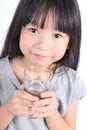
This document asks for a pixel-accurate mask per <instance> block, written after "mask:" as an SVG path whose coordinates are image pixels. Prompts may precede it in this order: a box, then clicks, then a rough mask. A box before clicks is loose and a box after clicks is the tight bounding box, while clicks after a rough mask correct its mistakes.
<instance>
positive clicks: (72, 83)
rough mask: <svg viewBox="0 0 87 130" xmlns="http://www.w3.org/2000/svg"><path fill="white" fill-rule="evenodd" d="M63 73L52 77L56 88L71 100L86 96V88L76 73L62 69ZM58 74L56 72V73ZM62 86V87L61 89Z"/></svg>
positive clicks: (68, 69)
mask: <svg viewBox="0 0 87 130" xmlns="http://www.w3.org/2000/svg"><path fill="white" fill-rule="evenodd" d="M62 69H64V71H62V72H61V73H60V75H59V76H57V74H58V73H57V74H55V75H54V78H55V79H56V84H58V86H56V89H57V87H58V88H59V90H60V91H62V92H63V93H64V95H65V94H66V97H67V94H68V96H70V97H71V100H74V99H78V98H81V97H83V96H85V95H86V94H87V86H86V85H85V84H84V82H83V80H82V79H81V77H80V76H79V74H78V72H77V71H75V70H73V69H71V68H62ZM56 72H58V70H57V71H56ZM61 86H62V87H61Z"/></svg>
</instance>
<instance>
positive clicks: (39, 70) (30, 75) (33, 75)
mask: <svg viewBox="0 0 87 130" xmlns="http://www.w3.org/2000/svg"><path fill="white" fill-rule="evenodd" d="M50 77H51V71H50V70H49V69H47V68H45V67H40V66H31V67H28V68H26V69H25V70H24V89H25V91H27V92H29V93H30V94H32V95H34V96H37V97H39V98H40V93H41V92H43V91H47V90H48V84H49V82H50Z"/></svg>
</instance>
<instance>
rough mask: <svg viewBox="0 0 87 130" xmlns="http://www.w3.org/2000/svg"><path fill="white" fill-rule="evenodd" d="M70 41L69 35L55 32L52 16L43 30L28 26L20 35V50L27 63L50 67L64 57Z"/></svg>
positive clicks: (23, 28) (35, 26)
mask: <svg viewBox="0 0 87 130" xmlns="http://www.w3.org/2000/svg"><path fill="white" fill-rule="evenodd" d="M69 39H70V38H69V36H68V35H67V34H65V33H62V32H59V31H56V30H54V26H53V21H52V17H51V15H49V16H48V18H47V19H46V22H45V26H44V28H43V29H41V28H40V27H39V26H37V24H36V25H32V24H27V25H26V26H25V27H22V30H21V34H20V49H21V51H22V53H23V55H24V61H25V63H27V64H29V65H39V66H44V67H50V66H51V65H52V64H53V63H54V62H56V61H59V60H60V59H61V58H62V57H63V56H64V54H65V52H66V50H67V49H68V43H69Z"/></svg>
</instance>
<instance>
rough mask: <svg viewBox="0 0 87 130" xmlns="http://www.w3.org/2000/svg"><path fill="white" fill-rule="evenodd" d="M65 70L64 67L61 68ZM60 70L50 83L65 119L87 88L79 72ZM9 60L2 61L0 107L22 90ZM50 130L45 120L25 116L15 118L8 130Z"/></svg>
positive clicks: (86, 92) (0, 60) (0, 66)
mask: <svg viewBox="0 0 87 130" xmlns="http://www.w3.org/2000/svg"><path fill="white" fill-rule="evenodd" d="M61 69H63V67H61ZM59 71H60V68H58V69H57V70H56V72H55V74H54V76H53V78H52V80H51V82H49V85H48V86H49V89H53V90H54V91H55V93H56V96H57V100H58V103H57V107H58V111H59V112H60V114H61V116H62V117H63V116H64V115H65V113H66V112H67V110H68V106H69V104H70V103H71V102H73V101H74V100H76V99H79V98H81V97H83V96H85V95H86V94H87V87H86V86H85V85H84V83H83V82H82V80H81V79H80V77H79V76H78V74H77V72H76V71H74V70H72V69H67V70H66V71H65V72H64V73H59ZM20 85H21V84H20V83H19V81H18V80H17V78H16V76H15V74H14V72H13V70H12V68H11V66H10V63H9V60H8V57H6V58H3V59H0V106H2V105H3V104H4V103H6V102H7V101H8V100H9V99H11V98H12V96H13V94H14V92H15V90H16V89H19V88H20ZM36 129H37V130H48V128H47V125H46V122H45V119H43V118H40V119H34V118H31V117H25V116H15V117H14V119H13V120H12V121H11V122H10V124H9V125H8V127H7V128H6V130H36Z"/></svg>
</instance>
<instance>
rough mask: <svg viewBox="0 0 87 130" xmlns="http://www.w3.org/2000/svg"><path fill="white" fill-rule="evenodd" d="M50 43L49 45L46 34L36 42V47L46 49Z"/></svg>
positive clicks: (49, 41)
mask: <svg viewBox="0 0 87 130" xmlns="http://www.w3.org/2000/svg"><path fill="white" fill-rule="evenodd" d="M50 45H51V40H50V38H49V37H48V36H46V37H43V38H41V39H40V41H39V42H38V44H37V47H38V49H40V50H42V51H48V49H49V48H50Z"/></svg>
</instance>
